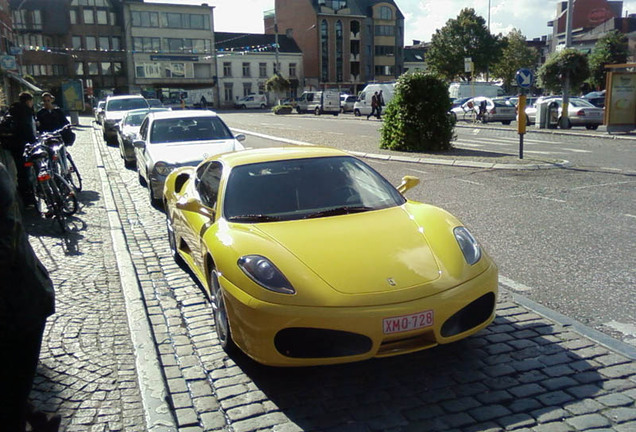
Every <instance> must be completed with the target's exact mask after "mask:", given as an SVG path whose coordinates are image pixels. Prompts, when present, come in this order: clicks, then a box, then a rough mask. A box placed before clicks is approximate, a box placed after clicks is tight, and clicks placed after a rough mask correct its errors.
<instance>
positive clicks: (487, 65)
mask: <svg viewBox="0 0 636 432" xmlns="http://www.w3.org/2000/svg"><path fill="white" fill-rule="evenodd" d="M488 36H490V0H488ZM486 82H490V62H488V63H487V64H486Z"/></svg>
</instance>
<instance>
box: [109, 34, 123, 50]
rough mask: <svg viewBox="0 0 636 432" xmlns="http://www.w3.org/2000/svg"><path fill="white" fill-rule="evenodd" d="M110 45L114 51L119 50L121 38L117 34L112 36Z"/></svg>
mask: <svg viewBox="0 0 636 432" xmlns="http://www.w3.org/2000/svg"><path fill="white" fill-rule="evenodd" d="M111 47H112V49H113V50H114V51H120V50H121V38H120V37H119V36H113V37H112V39H111Z"/></svg>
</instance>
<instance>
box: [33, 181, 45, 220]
mask: <svg viewBox="0 0 636 432" xmlns="http://www.w3.org/2000/svg"><path fill="white" fill-rule="evenodd" d="M35 182H36V183H35V184H34V185H33V199H34V200H35V211H37V212H38V214H39V215H40V216H44V215H45V214H46V211H47V209H48V205H47V195H46V191H45V189H44V187H43V186H42V185H41V184H40V183H39V182H38V181H37V180H35Z"/></svg>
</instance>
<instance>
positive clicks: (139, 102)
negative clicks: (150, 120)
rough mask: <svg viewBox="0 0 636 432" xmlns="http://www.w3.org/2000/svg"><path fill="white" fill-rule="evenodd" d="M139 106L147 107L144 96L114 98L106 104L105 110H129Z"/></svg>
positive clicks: (139, 107)
mask: <svg viewBox="0 0 636 432" xmlns="http://www.w3.org/2000/svg"><path fill="white" fill-rule="evenodd" d="M141 108H148V102H146V99H144V98H135V99H114V100H110V101H108V103H107V104H106V111H130V110H134V109H141Z"/></svg>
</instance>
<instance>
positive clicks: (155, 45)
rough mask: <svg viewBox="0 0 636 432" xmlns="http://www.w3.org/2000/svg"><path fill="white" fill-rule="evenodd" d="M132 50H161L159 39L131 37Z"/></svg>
mask: <svg viewBox="0 0 636 432" xmlns="http://www.w3.org/2000/svg"><path fill="white" fill-rule="evenodd" d="M133 50H134V51H138V52H158V51H161V39H159V38H153V37H135V38H133Z"/></svg>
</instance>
